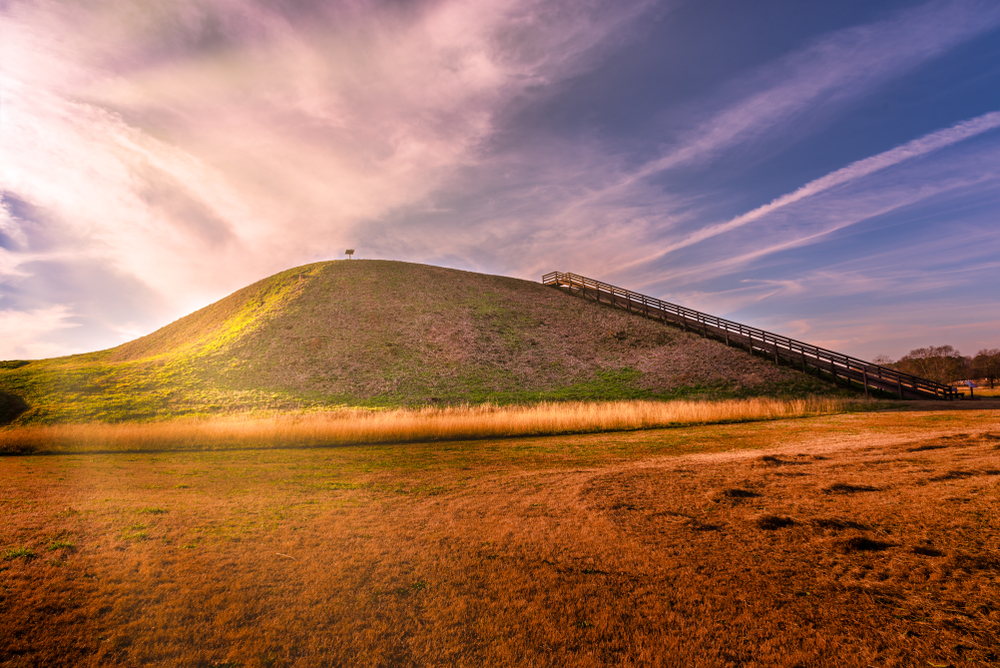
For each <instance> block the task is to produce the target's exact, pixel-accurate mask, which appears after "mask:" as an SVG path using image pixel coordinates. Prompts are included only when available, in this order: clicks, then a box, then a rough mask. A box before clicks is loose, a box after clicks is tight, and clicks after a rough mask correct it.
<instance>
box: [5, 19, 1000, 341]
mask: <svg viewBox="0 0 1000 668" xmlns="http://www.w3.org/2000/svg"><path fill="white" fill-rule="evenodd" d="M0 36H2V40H0V95H2V99H0V141H2V146H0V148H2V167H0V197H2V200H0V203H2V206H0V358H30V357H45V356H52V355H60V354H67V353H72V352H83V351H87V350H94V349H100V348H105V347H110V346H113V345H117V344H118V343H121V342H123V341H126V340H129V339H131V338H134V337H136V336H138V335H141V334H145V333H148V332H150V331H152V330H154V329H156V328H157V327H160V326H162V325H164V324H166V323H168V322H170V321H172V320H174V319H176V318H178V317H180V316H182V315H185V314H186V313H188V312H190V311H192V310H194V309H196V308H198V307H200V306H204V305H206V304H208V303H210V302H211V301H214V300H216V299H218V298H221V297H223V296H225V295H226V294H228V293H230V292H232V291H233V290H235V289H238V288H240V287H242V286H243V285H246V284H248V283H250V282H252V281H254V280H257V279H259V278H263V277H265V276H267V275H270V274H272V273H275V272H277V271H280V270H282V269H285V268H289V267H292V266H296V265H299V264H304V263H306V262H312V261H316V260H324V259H335V258H340V257H343V251H344V249H346V248H354V249H356V251H357V252H356V255H355V257H360V258H385V259H397V260H407V261H413V262H426V263H431V264H439V265H444V266H449V267H456V268H461V269H470V270H474V271H482V272H488V273H497V274H505V275H511V276H518V277H522V278H528V279H532V280H538V279H539V278H540V276H541V275H542V274H543V273H545V272H547V271H550V270H553V269H559V270H562V271H573V272H577V273H581V274H584V275H588V276H592V277H595V278H599V279H602V280H605V281H608V282H611V283H615V284H618V285H621V286H624V287H629V288H632V289H636V290H639V291H643V292H646V293H648V294H652V295H655V296H658V297H661V298H664V299H668V300H671V301H676V302H679V303H682V304H684V305H686V306H690V307H693V308H697V309H701V310H704V311H708V312H710V313H713V314H717V315H722V316H725V317H729V318H732V319H735V320H740V321H743V322H747V323H749V324H753V325H756V326H759V327H764V328H767V329H771V330H774V331H777V332H780V333H783V334H786V335H790V336H794V337H797V338H802V339H804V340H807V341H810V342H813V343H816V344H819V345H824V346H827V347H831V348H834V349H837V350H841V351H843V352H847V353H850V354H854V355H858V356H862V357H872V356H874V355H877V354H884V355H889V356H891V357H893V358H898V357H899V356H901V355H903V354H905V353H906V352H907V351H908V350H910V349H911V348H915V347H921V346H927V345H944V344H951V345H954V346H955V347H957V348H958V349H959V350H961V351H962V352H963V353H965V354H974V353H975V352H976V351H977V350H979V349H981V348H994V347H1000V336H998V334H997V332H998V331H1000V313H998V309H997V301H998V300H997V295H998V293H1000V291H998V289H997V286H998V285H1000V220H998V212H1000V5H998V4H997V3H995V2H929V3H924V2H837V3H814V2H801V1H800V0H798V1H794V2H793V1H788V2H781V1H774V2H754V3H747V2H741V1H732V2H729V1H721V0H720V1H713V0H706V1H702V2H649V1H644V0H627V1H624V2H622V1H619V2H614V3H611V2H607V3H602V2H586V1H583V0H581V1H575V2H571V1H565V2H562V1H533V0H497V1H493V2H487V1H480V2H459V1H456V0H440V1H438V2H423V3H422V2H410V3H399V2H376V1H364V0H357V1H350V2H340V3H331V2H321V1H319V0H297V1H289V2H284V3H273V2H264V1H263V0H261V1H259V2H253V1H251V0H198V1H194V0H189V1H185V0H171V1H166V0H165V1H162V2H155V3H154V2H148V3H144V2H114V1H112V2H108V1H101V2H98V1H96V0H95V1H90V2H88V1H81V2H78V3H72V4H66V3H62V2H55V1H52V2H46V1H38V2H22V1H19V0H7V1H6V2H0Z"/></svg>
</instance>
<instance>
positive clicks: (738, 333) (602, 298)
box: [542, 271, 959, 399]
mask: <svg viewBox="0 0 1000 668" xmlns="http://www.w3.org/2000/svg"><path fill="white" fill-rule="evenodd" d="M542 283H544V284H545V285H551V286H553V287H556V288H559V289H561V290H565V291H566V292H569V293H570V294H574V295H578V296H580V297H584V298H586V299H592V300H594V301H596V302H600V303H602V304H608V305H610V306H614V307H617V308H621V309H625V310H627V311H629V312H630V313H637V314H639V315H643V316H645V317H647V318H651V319H653V320H659V321H660V322H664V323H671V324H674V325H678V326H680V327H682V328H684V329H685V330H686V331H691V332H695V333H697V334H700V335H701V336H704V337H706V338H711V339H716V340H719V341H724V342H725V344H726V345H727V346H734V345H735V346H740V347H743V348H746V349H747V351H749V352H750V353H751V354H754V353H756V354H762V355H765V356H767V357H770V358H773V359H774V361H775V362H776V363H782V362H784V363H785V364H788V365H792V366H801V368H802V371H803V372H806V373H808V372H809V371H810V370H812V371H814V372H816V373H817V375H819V376H829V377H832V379H833V382H834V383H835V384H836V383H838V382H843V383H845V384H846V385H847V386H848V387H850V386H851V384H852V383H858V384H859V385H860V386H861V387H863V388H864V390H865V394H866V395H867V394H869V392H870V391H871V390H882V391H885V392H888V393H891V394H894V395H896V396H898V397H899V398H900V399H954V398H956V397H958V396H959V393H958V390H957V389H955V388H954V387H951V386H950V385H945V384H943V383H938V382H936V381H933V380H928V379H926V378H920V377H919V376H914V375H911V374H908V373H903V372H901V371H896V370H895V369H890V368H888V367H884V366H879V365H878V364H872V363H871V362H866V361H864V360H860V359H858V358H856V357H851V356H850V355H844V354H842V353H838V352H835V351H833V350H827V349H826V348H819V347H817V346H814V345H812V344H809V343H805V342H803V341H797V340H795V339H790V338H788V337H787V336H782V335H780V334H774V333H773V332H767V331H764V330H763V329H757V328H756V327H749V326H747V325H743V324H740V323H738V322H733V321H732V320H726V319H725V318H718V317H716V316H714V315H709V314H707V313H702V312H700V311H695V310H693V309H689V308H685V307H683V306H679V305H677V304H671V303H670V302H665V301H663V300H661V299H656V298H655V297H648V296H646V295H642V294H639V293H638V292H632V291H631V290H626V289H624V288H619V287H615V286H613V285H609V284H607V283H602V282H601V281H596V280H594V279H592V278H586V277H584V276H580V275H578V274H570V273H565V272H561V271H553V272H550V273H548V274H545V276H543V277H542Z"/></svg>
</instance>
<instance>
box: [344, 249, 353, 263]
mask: <svg viewBox="0 0 1000 668" xmlns="http://www.w3.org/2000/svg"><path fill="white" fill-rule="evenodd" d="M344 255H346V256H347V259H348V260H350V259H351V256H352V255H354V249H353V248H348V249H347V250H345V251H344Z"/></svg>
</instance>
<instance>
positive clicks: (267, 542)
mask: <svg viewBox="0 0 1000 668" xmlns="http://www.w3.org/2000/svg"><path fill="white" fill-rule="evenodd" d="M998 426H1000V413H997V412H992V411H982V412H978V413H970V412H968V411H962V412H957V413H948V412H936V413H934V414H931V413H919V414H918V413H902V414H898V415H885V414H862V415H840V416H832V417H831V416H826V417H821V418H809V419H806V420H795V421H778V422H768V423H754V424H748V425H724V426H707V427H691V428H684V429H673V430H662V431H644V432H632V433H628V434H619V435H609V434H597V435H578V436H563V437H556V438H538V439H516V440H498V441H475V442H459V443H438V444H417V445H383V446H365V447H353V448H344V447H342V448H329V449H322V448H314V449H308V450H260V451H250V450H248V451H240V452H182V453H155V454H151V453H138V454H117V455H100V454H70V455H50V456H27V457H4V458H0V480H3V481H4V485H2V486H0V512H2V513H3V516H4V522H2V523H0V553H2V554H4V555H5V557H4V558H3V559H0V665H4V666H35V665H57V666H58V665H73V666H107V665H159V666H243V667H256V666H297V667H298V666H340V665H344V666H346V665H359V666H362V665H364V666H483V665H490V666H599V665H616V666H678V665H691V666H732V667H735V666H748V667H749V666H760V667H762V666H784V667H788V668H791V667H792V666H803V667H807V666H808V667H812V666H816V667H820V666H830V665H838V666H869V665H877V666H914V665H927V664H928V663H930V664H934V665H952V666H956V667H957V666H982V665H987V666H989V665H995V664H996V663H997V662H998V658H997V650H996V648H997V647H998V646H1000V637H998V631H1000V596H998V594H997V592H998V586H997V584H998V581H1000V552H998V549H997V545H998V544H1000V520H998V517H1000V512H998V511H1000V507H998V504H1000V501H998V499H1000V494H998V483H1000V481H998V479H997V477H995V476H992V477H991V476H987V475H974V476H960V477H950V478H949V477H945V476H946V475H947V474H948V473H949V472H951V471H985V470H988V469H990V467H993V468H996V457H997V455H996V450H994V449H993V446H994V445H995V444H996V441H995V440H993V439H991V438H987V435H989V434H993V433H997V432H998V431H1000V429H998ZM959 434H961V435H963V436H962V439H961V442H962V443H963V446H962V447H950V446H949V447H941V448H935V449H923V450H918V451H912V452H911V451H908V448H912V447H913V444H914V443H918V442H919V443H939V444H946V443H953V442H955V439H950V438H949V437H952V436H955V435H959ZM733 448H736V449H735V450H734V449H733ZM762 453H767V454H768V455H771V456H774V457H776V458H778V459H779V460H781V461H794V462H801V463H799V464H797V465H796V466H766V465H761V461H760V457H761V455H762ZM789 470H794V471H796V472H798V473H802V474H804V475H794V476H789V475H785V474H786V473H787V472H788V471H789ZM935 478H941V479H939V480H934V479H935ZM845 481H846V482H845ZM838 483H843V484H850V485H856V486H864V487H867V488H871V489H870V490H868V491H865V492H864V493H846V494H843V493H841V494H831V493H827V492H826V491H825V490H826V489H827V488H830V487H831V486H833V485H835V484H838Z"/></svg>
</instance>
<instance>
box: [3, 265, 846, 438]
mask: <svg viewBox="0 0 1000 668" xmlns="http://www.w3.org/2000/svg"><path fill="white" fill-rule="evenodd" d="M831 391H832V390H831V388H830V387H829V386H828V385H826V384H823V383H820V382H818V381H815V380H814V379H812V378H810V377H808V376H804V375H802V374H800V373H799V372H797V371H794V370H791V369H787V368H779V367H776V366H774V365H773V364H771V363H769V362H767V361H764V360H760V359H757V358H753V357H751V356H749V355H748V354H746V353H745V352H743V351H741V350H736V349H733V348H727V347H726V346H725V345H723V344H721V343H718V342H714V341H708V340H705V339H702V338H700V337H698V336H696V335H694V334H690V333H685V332H682V331H679V330H676V329H673V328H671V327H667V326H665V325H662V324H660V323H656V322H652V321H649V320H645V319H643V318H641V317H639V316H637V315H631V314H629V313H626V312H623V311H618V310H613V309H611V308H608V307H605V306H601V305H598V304H594V303H592V302H587V301H584V300H582V299H579V298H576V297H572V296H570V295H567V294H564V293H562V292H560V291H558V290H555V289H552V288H550V287H546V286H543V285H541V284H539V283H534V282H531V281H524V280H518V279H513V278H505V277H502V276H487V275H483V274H476V273H470V272H464V271H458V270H453V269H442V268H439V267H431V266H426V265H417V264H409V263H404V262H389V261H376V260H352V261H347V260H343V261H336V262H322V263H317V264H312V265H306V266H303V267H299V268H296V269H290V270H288V271H284V272H282V273H280V274H277V275H275V276H272V277H270V278H267V279H265V280H263V281H260V282H258V283H254V284H253V285H250V286H248V287H246V288H244V289H242V290H240V291H238V292H235V293H234V294H232V295H230V296H229V297H226V298H225V299H223V300H221V301H219V302H216V303H215V304H212V305H211V306H208V307H206V308H204V309H201V310H200V311H197V312H195V313H193V314H191V315H189V316H187V317H185V318H182V319H180V320H178V321H176V322H174V323H172V324H170V325H168V326H166V327H164V328H162V329H160V330H158V331H156V332H154V333H152V334H150V335H149V336H145V337H142V338H140V339H137V340H135V341H132V342H130V343H126V344H124V345H121V346H118V347H117V348H112V349H110V350H105V351H100V352H95V353H88V354H84V355H73V356H70V357H60V358H55V359H48V360H37V361H19V362H18V361H16V362H0V423H2V422H11V421H13V423H14V424H26V423H42V422H62V421H92V420H100V421H119V420H129V419H154V418H162V417H171V416H176V415H184V414H214V413H221V412H230V411H241V410H286V409H308V408H322V407H333V406H343V405H351V406H408V405H420V404H427V403H466V402H468V403H479V402H485V401H490V402H495V403H511V402H523V401H537V400H540V399H548V400H558V399H621V398H640V397H642V398H673V397H689V396H716V397H732V396H748V395H758V394H768V395H801V394H805V393H814V394H817V393H830V392H831Z"/></svg>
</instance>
